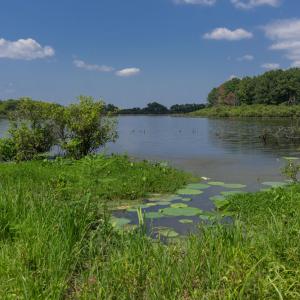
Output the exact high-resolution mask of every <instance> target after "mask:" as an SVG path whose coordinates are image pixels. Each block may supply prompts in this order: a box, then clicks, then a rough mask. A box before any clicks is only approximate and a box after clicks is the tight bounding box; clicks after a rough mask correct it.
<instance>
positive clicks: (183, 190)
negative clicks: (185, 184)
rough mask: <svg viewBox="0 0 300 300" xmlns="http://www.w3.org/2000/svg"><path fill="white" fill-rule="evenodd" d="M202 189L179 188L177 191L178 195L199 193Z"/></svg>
mask: <svg viewBox="0 0 300 300" xmlns="http://www.w3.org/2000/svg"><path fill="white" fill-rule="evenodd" d="M202 193H203V191H200V190H195V189H180V190H178V191H177V194H179V195H200V194H202Z"/></svg>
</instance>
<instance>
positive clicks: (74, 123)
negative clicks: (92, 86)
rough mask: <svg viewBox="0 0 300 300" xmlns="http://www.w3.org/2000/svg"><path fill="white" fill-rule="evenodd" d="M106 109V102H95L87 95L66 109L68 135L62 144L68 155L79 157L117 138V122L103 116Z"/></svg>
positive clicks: (65, 118) (65, 117)
mask: <svg viewBox="0 0 300 300" xmlns="http://www.w3.org/2000/svg"><path fill="white" fill-rule="evenodd" d="M104 109H105V104H104V102H101V101H100V102H95V101H94V99H93V98H92V97H85V96H80V97H79V103H78V104H71V105H70V106H69V107H67V108H66V109H65V111H64V120H65V125H66V136H67V137H66V139H64V140H62V141H61V142H60V145H61V146H62V148H63V149H64V150H66V152H67V155H69V156H71V157H74V158H76V159H79V158H81V157H83V156H85V155H87V154H90V153H93V152H94V151H95V150H97V149H98V148H99V147H101V146H103V145H105V144H106V143H107V142H110V141H115V140H116V138H117V133H116V130H115V129H116V122H115V120H114V119H111V118H109V117H105V116H103V113H104Z"/></svg>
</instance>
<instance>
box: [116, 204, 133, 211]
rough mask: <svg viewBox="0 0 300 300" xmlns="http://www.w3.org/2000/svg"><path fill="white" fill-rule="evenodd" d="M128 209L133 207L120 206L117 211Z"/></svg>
mask: <svg viewBox="0 0 300 300" xmlns="http://www.w3.org/2000/svg"><path fill="white" fill-rule="evenodd" d="M128 208H131V205H120V206H118V207H116V209H117V210H126V209H128Z"/></svg>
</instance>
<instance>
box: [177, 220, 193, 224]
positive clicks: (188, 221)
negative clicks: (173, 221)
mask: <svg viewBox="0 0 300 300" xmlns="http://www.w3.org/2000/svg"><path fill="white" fill-rule="evenodd" d="M179 222H180V223H182V224H191V223H193V220H190V219H181V220H179Z"/></svg>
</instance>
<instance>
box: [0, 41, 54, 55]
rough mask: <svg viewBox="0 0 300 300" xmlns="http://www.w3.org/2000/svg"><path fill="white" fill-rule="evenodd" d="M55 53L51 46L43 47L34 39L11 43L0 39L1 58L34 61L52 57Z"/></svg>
mask: <svg viewBox="0 0 300 300" xmlns="http://www.w3.org/2000/svg"><path fill="white" fill-rule="evenodd" d="M54 54H55V51H54V49H53V48H52V47H50V46H44V47H43V46H41V45H40V44H39V43H38V42H37V41H35V40H34V39H30V38H28V39H19V40H17V41H9V40H5V39H3V38H0V58H9V59H23V60H33V59H37V58H45V57H50V56H53V55H54Z"/></svg>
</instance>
